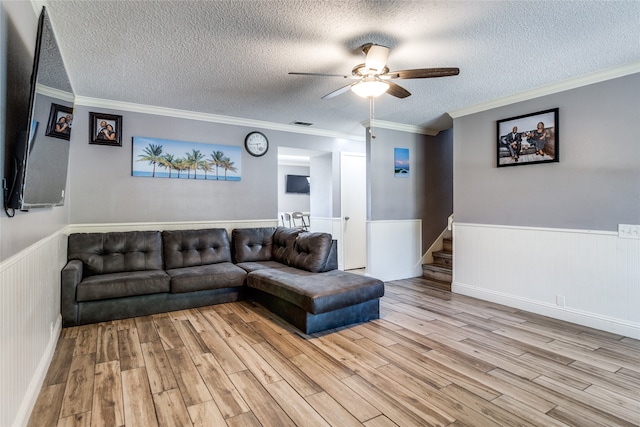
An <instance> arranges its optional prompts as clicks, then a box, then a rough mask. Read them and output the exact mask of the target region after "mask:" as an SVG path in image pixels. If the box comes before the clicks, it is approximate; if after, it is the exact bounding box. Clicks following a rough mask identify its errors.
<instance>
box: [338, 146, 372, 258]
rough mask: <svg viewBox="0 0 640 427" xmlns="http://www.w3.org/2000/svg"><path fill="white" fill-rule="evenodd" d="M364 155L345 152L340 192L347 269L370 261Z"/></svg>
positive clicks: (341, 167)
mask: <svg viewBox="0 0 640 427" xmlns="http://www.w3.org/2000/svg"><path fill="white" fill-rule="evenodd" d="M366 167H367V166H366V157H365V155H364V154H344V153H343V154H342V156H341V162H340V194H341V205H342V238H343V244H342V246H343V251H344V269H345V270H352V269H355V268H365V267H366V264H367V225H366V224H367V177H366Z"/></svg>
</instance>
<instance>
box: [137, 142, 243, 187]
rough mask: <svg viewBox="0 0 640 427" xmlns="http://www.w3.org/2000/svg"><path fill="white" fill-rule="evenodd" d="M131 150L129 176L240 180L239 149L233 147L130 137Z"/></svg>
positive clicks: (240, 161)
mask: <svg viewBox="0 0 640 427" xmlns="http://www.w3.org/2000/svg"><path fill="white" fill-rule="evenodd" d="M132 150H133V151H132V156H131V175H132V176H140V177H148V178H169V179H195V180H206V181H240V180H241V177H242V168H241V164H242V150H241V148H240V147H239V146H235V145H218V144H205V143H201V142H188V141H175V140H172V139H160V138H145V137H140V136H134V137H133V144H132Z"/></svg>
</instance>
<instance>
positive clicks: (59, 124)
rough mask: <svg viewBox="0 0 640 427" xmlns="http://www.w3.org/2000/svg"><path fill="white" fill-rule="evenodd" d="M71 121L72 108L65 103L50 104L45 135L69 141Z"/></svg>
mask: <svg viewBox="0 0 640 427" xmlns="http://www.w3.org/2000/svg"><path fill="white" fill-rule="evenodd" d="M72 122H73V108H71V107H67V106H65V105H59V104H51V111H50V113H49V122H48V124H47V131H46V132H45V135H46V136H53V137H54V138H60V139H66V140H67V141H69V139H71V124H72Z"/></svg>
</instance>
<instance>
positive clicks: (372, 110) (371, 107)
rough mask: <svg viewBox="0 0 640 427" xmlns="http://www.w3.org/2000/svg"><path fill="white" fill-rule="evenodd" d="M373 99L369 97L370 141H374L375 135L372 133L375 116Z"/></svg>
mask: <svg viewBox="0 0 640 427" xmlns="http://www.w3.org/2000/svg"><path fill="white" fill-rule="evenodd" d="M374 99H375V97H373V96H370V97H369V133H370V134H371V139H376V136H375V134H374V133H373V120H374V119H373V116H374V115H375V107H374V105H373V103H374V102H375V101H374Z"/></svg>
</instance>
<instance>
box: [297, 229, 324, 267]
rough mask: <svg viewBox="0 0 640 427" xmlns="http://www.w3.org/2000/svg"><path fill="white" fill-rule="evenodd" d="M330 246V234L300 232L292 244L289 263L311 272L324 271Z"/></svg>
mask: <svg viewBox="0 0 640 427" xmlns="http://www.w3.org/2000/svg"><path fill="white" fill-rule="evenodd" d="M331 247H332V239H331V234H328V233H312V232H306V233H300V234H299V235H298V238H297V239H296V241H295V244H294V245H293V251H292V253H291V255H290V257H289V265H290V266H291V267H296V268H300V269H302V270H307V271H311V272H313V273H320V272H322V271H326V265H327V260H328V259H329V254H330V252H331Z"/></svg>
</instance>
